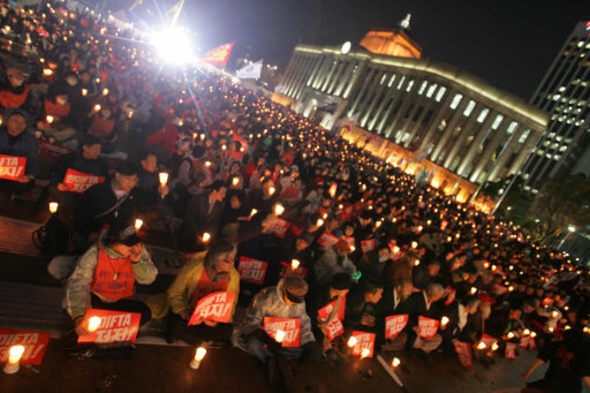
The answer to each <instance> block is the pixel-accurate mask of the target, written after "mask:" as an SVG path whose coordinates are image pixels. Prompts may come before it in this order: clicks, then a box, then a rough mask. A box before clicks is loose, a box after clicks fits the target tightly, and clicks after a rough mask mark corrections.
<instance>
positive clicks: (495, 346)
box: [492, 342, 500, 351]
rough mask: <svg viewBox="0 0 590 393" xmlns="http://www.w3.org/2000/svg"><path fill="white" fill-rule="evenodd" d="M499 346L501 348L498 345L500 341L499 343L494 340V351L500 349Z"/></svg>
mask: <svg viewBox="0 0 590 393" xmlns="http://www.w3.org/2000/svg"><path fill="white" fill-rule="evenodd" d="M498 348H500V346H499V345H498V343H497V342H494V343H493V344H492V351H497V350H498Z"/></svg>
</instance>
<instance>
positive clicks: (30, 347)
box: [0, 329, 50, 364]
mask: <svg viewBox="0 0 590 393" xmlns="http://www.w3.org/2000/svg"><path fill="white" fill-rule="evenodd" d="M49 337H50V334H49V333H41V332H31V331H26V330H14V329H0V363H8V350H9V349H10V347H12V346H13V345H22V346H23V347H25V351H24V352H23V356H22V357H21V359H20V362H19V363H20V364H41V361H42V360H43V355H45V350H46V349H47V344H48V343H49Z"/></svg>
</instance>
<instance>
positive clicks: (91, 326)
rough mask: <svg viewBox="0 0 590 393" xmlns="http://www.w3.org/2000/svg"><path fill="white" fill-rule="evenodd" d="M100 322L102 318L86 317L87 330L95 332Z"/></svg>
mask: <svg viewBox="0 0 590 393" xmlns="http://www.w3.org/2000/svg"><path fill="white" fill-rule="evenodd" d="M101 322H102V320H101V319H100V317H96V316H95V317H90V318H89V319H88V331H89V332H91V333H92V332H95V331H96V330H97V329H98V327H99V326H100V323H101Z"/></svg>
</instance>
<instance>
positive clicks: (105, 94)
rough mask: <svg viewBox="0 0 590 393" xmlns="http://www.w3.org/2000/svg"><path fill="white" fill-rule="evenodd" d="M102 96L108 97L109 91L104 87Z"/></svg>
mask: <svg viewBox="0 0 590 393" xmlns="http://www.w3.org/2000/svg"><path fill="white" fill-rule="evenodd" d="M102 95H103V96H108V95H109V89H107V88H106V87H105V88H104V89H102Z"/></svg>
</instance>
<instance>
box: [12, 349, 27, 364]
mask: <svg viewBox="0 0 590 393" xmlns="http://www.w3.org/2000/svg"><path fill="white" fill-rule="evenodd" d="M23 353H25V347H23V346H22V345H13V346H12V347H10V349H9V350H8V363H10V364H16V363H18V362H20V359H21V358H22V356H23Z"/></svg>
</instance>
